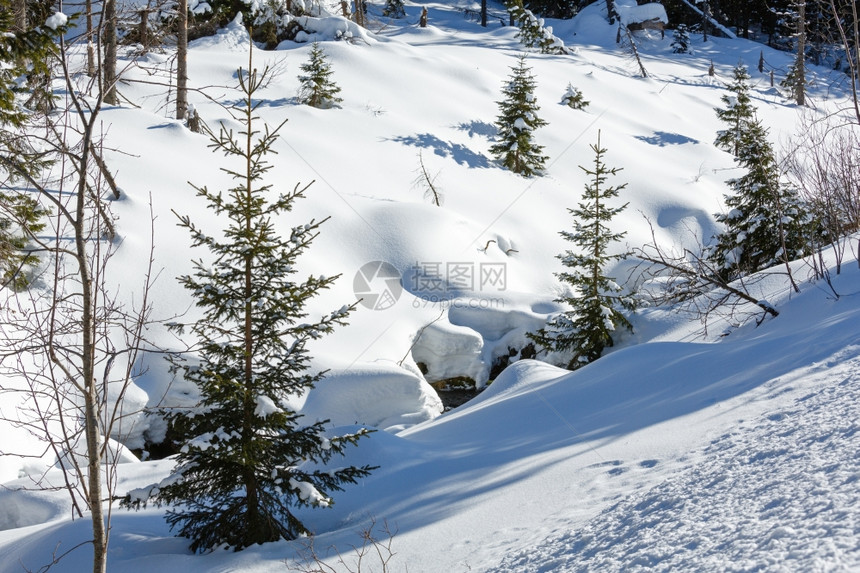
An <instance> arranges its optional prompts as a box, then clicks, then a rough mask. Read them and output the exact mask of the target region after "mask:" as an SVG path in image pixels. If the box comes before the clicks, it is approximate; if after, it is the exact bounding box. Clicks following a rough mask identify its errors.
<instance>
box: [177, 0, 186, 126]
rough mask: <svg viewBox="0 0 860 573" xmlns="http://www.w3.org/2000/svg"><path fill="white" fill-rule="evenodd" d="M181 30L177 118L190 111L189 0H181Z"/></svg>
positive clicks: (178, 58) (178, 45)
mask: <svg viewBox="0 0 860 573" xmlns="http://www.w3.org/2000/svg"><path fill="white" fill-rule="evenodd" d="M176 9H177V10H178V11H179V32H178V33H177V37H176V119H178V120H180V121H181V120H184V119H185V116H186V114H187V113H188V0H179V4H178V6H177V7H176Z"/></svg>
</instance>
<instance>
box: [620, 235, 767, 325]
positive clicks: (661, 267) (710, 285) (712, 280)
mask: <svg viewBox="0 0 860 573" xmlns="http://www.w3.org/2000/svg"><path fill="white" fill-rule="evenodd" d="M649 225H650V226H651V242H649V243H646V244H645V245H643V246H642V247H637V248H634V249H633V251H632V254H631V256H630V258H631V259H639V261H641V263H640V264H639V265H637V266H636V267H634V274H636V275H637V276H638V277H639V279H638V280H639V281H640V282H641V283H643V285H645V286H643V287H640V288H639V289H638V292H639V294H640V296H641V297H642V298H644V299H649V298H650V300H649V302H650V303H652V304H656V305H664V304H678V308H679V310H683V311H686V312H689V313H691V314H693V315H694V316H696V317H697V318H698V319H699V320H700V321H701V322H702V324H703V325H704V332H705V333H707V329H708V324H709V321H710V319H711V318H714V317H720V318H724V319H727V320H729V322H730V323H733V324H736V325H739V324H741V323H743V322H745V321H746V319H748V318H750V317H751V316H755V315H758V316H759V318H758V319H757V322H758V323H761V322H762V321H763V320H764V319H765V318H767V317H768V316H771V317H777V316H779V311H777V310H776V309H775V308H774V307H773V306H772V305H771V304H770V303H769V302H767V301H766V300H763V299H761V298H759V297H756V296H754V295H753V294H752V293H753V290H754V287H755V284H756V283H757V282H759V281H761V280H762V279H763V278H764V277H765V276H767V275H768V273H757V274H753V275H749V276H746V277H743V278H741V279H738V280H735V281H732V282H729V281H726V280H725V279H723V278H722V277H721V275H720V272H719V269H718V268H717V267H716V265H714V264H713V263H712V262H711V261H709V260H708V259H707V257H705V256H704V255H702V254H701V253H703V252H704V251H705V248H704V246H702V244H701V241H698V239H697V241H698V243H699V245H700V247H701V248H700V249H698V251H693V250H691V249H689V248H687V247H681V248H679V249H678V250H675V249H667V248H665V247H662V246H660V244H659V243H658V241H657V239H656V236H655V234H654V227H653V225H651V222H650V221H649ZM691 234H692V231H691Z"/></svg>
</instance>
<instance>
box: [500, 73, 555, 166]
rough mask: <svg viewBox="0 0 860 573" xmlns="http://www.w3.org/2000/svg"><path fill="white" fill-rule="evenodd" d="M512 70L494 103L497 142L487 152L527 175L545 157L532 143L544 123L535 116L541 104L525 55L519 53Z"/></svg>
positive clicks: (540, 149)
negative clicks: (500, 97) (535, 131)
mask: <svg viewBox="0 0 860 573" xmlns="http://www.w3.org/2000/svg"><path fill="white" fill-rule="evenodd" d="M511 70H512V74H511V75H510V76H509V78H508V81H507V82H506V83H505V85H504V86H503V87H502V94H503V95H504V96H505V100H504V101H500V102H496V103H498V105H499V116H498V117H497V119H496V127H497V128H498V136H497V137H496V141H497V142H498V143H496V144H495V145H493V146H492V147H490V153H492V154H493V155H495V156H496V158H497V159H498V160H499V161H501V162H502V164H503V165H504V166H505V167H507V168H508V169H510V170H511V171H513V172H514V173H518V174H520V175H523V176H525V177H529V176H531V175H534V174H535V173H538V172H539V171H541V170H542V169H543V166H544V163H546V160H547V159H548V158H547V157H546V156H544V155H542V154H541V152H542V151H543V146H540V145H537V144H536V143H535V142H534V130H536V129H537V128H539V127H542V126H544V125H546V122H545V121H543V120H542V119H540V118H539V117H538V115H537V112H538V110H539V109H540V107H538V105H537V100H536V99H535V96H534V90H535V86H536V83H535V79H534V76H533V75H532V73H531V68H529V67H528V66H526V57H525V56H520V58H519V63H518V64H517V65H516V66H514V67H512V68H511Z"/></svg>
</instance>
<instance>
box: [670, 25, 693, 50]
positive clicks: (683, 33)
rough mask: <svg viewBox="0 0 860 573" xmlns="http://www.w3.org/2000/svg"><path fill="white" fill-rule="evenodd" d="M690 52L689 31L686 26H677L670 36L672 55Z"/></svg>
mask: <svg viewBox="0 0 860 573" xmlns="http://www.w3.org/2000/svg"><path fill="white" fill-rule="evenodd" d="M690 52H691V50H690V31H689V30H687V25H686V24H678V27H677V28H675V32H674V33H673V34H672V53H673V54H689V53H690Z"/></svg>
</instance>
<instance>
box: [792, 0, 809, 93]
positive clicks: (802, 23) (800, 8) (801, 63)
mask: <svg viewBox="0 0 860 573" xmlns="http://www.w3.org/2000/svg"><path fill="white" fill-rule="evenodd" d="M794 70H795V73H796V74H797V79H796V81H797V85H795V87H794V98H795V102H796V103H797V105H806V0H798V1H797V61H796V63H795V65H794Z"/></svg>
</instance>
